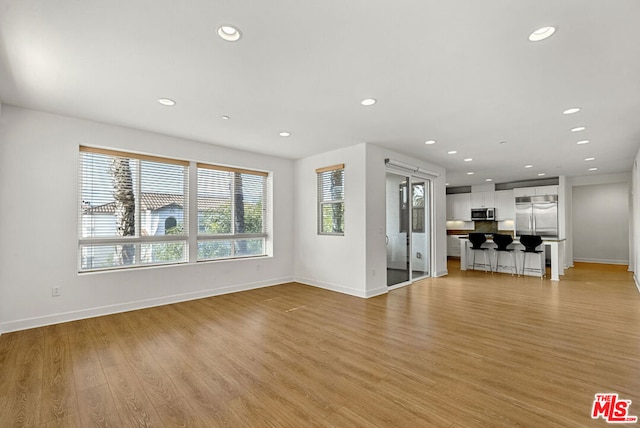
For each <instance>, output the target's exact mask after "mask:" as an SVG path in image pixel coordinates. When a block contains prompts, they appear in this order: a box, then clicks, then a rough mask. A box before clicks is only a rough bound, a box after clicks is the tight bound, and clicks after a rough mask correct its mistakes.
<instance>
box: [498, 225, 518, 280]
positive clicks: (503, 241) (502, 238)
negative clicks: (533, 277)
mask: <svg viewBox="0 0 640 428" xmlns="http://www.w3.org/2000/svg"><path fill="white" fill-rule="evenodd" d="M493 242H495V244H496V245H497V247H496V248H495V252H496V272H497V271H498V261H499V260H500V254H501V253H509V254H511V262H512V263H513V266H512V268H513V273H512V274H511V275H515V274H517V273H518V268H517V267H516V256H515V254H513V248H507V247H508V246H509V245H511V243H512V242H513V237H512V236H511V235H503V234H500V233H494V234H493Z"/></svg>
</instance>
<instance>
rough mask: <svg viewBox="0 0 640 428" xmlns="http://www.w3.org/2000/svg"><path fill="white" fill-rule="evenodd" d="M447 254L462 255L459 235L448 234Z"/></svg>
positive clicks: (451, 255)
mask: <svg viewBox="0 0 640 428" xmlns="http://www.w3.org/2000/svg"><path fill="white" fill-rule="evenodd" d="M447 256H449V257H460V239H459V238H458V235H447Z"/></svg>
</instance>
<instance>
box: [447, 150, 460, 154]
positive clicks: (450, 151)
mask: <svg viewBox="0 0 640 428" xmlns="http://www.w3.org/2000/svg"><path fill="white" fill-rule="evenodd" d="M456 153H458V151H457V150H449V151H448V152H447V154H448V155H455V154H456Z"/></svg>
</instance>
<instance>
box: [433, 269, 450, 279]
mask: <svg viewBox="0 0 640 428" xmlns="http://www.w3.org/2000/svg"><path fill="white" fill-rule="evenodd" d="M445 275H449V269H445V270H439V271H436V272H435V273H434V274H433V276H434V277H436V278H439V277H441V276H445Z"/></svg>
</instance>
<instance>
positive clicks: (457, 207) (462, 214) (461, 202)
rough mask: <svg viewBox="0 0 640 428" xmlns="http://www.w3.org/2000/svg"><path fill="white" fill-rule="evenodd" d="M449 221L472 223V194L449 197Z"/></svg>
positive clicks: (455, 194)
mask: <svg viewBox="0 0 640 428" xmlns="http://www.w3.org/2000/svg"><path fill="white" fill-rule="evenodd" d="M447 220H460V221H471V193H452V194H450V195H447Z"/></svg>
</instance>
